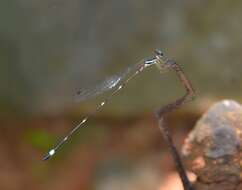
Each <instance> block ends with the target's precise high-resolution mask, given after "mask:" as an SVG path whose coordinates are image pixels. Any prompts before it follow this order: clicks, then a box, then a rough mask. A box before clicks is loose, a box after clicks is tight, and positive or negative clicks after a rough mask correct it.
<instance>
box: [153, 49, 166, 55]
mask: <svg viewBox="0 0 242 190" xmlns="http://www.w3.org/2000/svg"><path fill="white" fill-rule="evenodd" d="M155 54H156V55H158V56H163V55H164V53H163V52H162V51H161V50H159V49H156V50H155Z"/></svg>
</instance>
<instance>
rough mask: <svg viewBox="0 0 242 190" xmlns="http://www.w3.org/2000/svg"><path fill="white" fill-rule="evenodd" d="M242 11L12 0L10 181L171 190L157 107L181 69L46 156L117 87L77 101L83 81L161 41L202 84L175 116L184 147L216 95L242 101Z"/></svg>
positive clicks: (7, 101)
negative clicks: (47, 156)
mask: <svg viewBox="0 0 242 190" xmlns="http://www.w3.org/2000/svg"><path fill="white" fill-rule="evenodd" d="M241 10H242V2H241V1H239V0H234V1H227V0H219V1H218V0H215V1H209V0H184V1H179V0H170V1H165V0H162V1H161V0H149V1H144V0H132V1H129V0H122V1H120V0H109V1H98V0H92V1H88V0H69V1H67V0H12V1H1V2H0V23H1V24H0V189H3V190H5V189H6V190H15V189H16V190H17V189H36V190H38V189H52V190H53V189H58V190H61V189H63V190H64V189H73V190H76V189H85V190H89V189H95V190H102V189H105V190H109V189H110V190H111V189H112V190H119V189H133V190H134V189H141V190H142V189H143V190H146V189H147V190H148V189H160V190H161V189H167V188H168V187H167V186H168V184H169V183H168V182H169V180H171V181H173V178H174V181H175V177H174V165H173V163H172V161H171V158H170V156H169V154H168V152H167V147H166V145H165V144H164V142H163V140H162V136H161V135H160V133H159V131H158V128H157V123H156V120H155V117H154V116H153V113H154V110H155V109H156V108H159V107H160V106H161V105H163V104H165V103H168V102H170V101H172V100H174V99H176V98H177V97H179V96H181V95H182V93H184V92H183V88H182V86H181V85H180V84H179V82H178V81H177V80H176V77H175V75H174V73H169V72H167V73H164V74H162V75H161V74H160V73H159V71H157V70H156V69H155V68H152V69H148V70H147V71H145V72H143V73H142V74H140V75H139V76H137V77H136V78H135V79H134V80H132V81H131V82H130V83H129V84H128V85H127V86H126V87H125V88H124V89H123V90H122V91H121V92H120V93H119V94H118V95H116V96H115V97H114V98H113V99H112V101H111V102H109V104H108V105H107V106H106V107H105V108H104V109H103V110H102V111H101V112H99V113H97V114H96V115H95V116H93V117H92V118H91V120H90V121H89V122H88V123H87V125H88V126H89V127H88V128H85V129H82V130H80V131H79V133H78V134H76V135H75V136H74V137H73V139H72V140H71V141H69V143H68V144H67V145H66V146H64V147H63V149H62V150H61V151H60V152H59V153H58V154H56V156H55V157H53V159H51V160H50V161H48V162H42V161H41V158H42V156H43V154H45V153H46V151H48V149H49V148H51V147H52V145H54V144H55V142H56V141H57V140H58V139H59V138H60V137H62V136H63V135H65V134H66V132H67V131H68V130H70V129H71V128H72V127H73V126H74V125H75V124H76V123H77V122H78V121H79V120H81V118H83V117H84V116H85V115H87V114H88V113H91V112H92V111H93V110H95V106H96V104H97V103H98V102H99V101H100V100H102V99H103V98H104V97H105V95H106V94H104V95H102V96H100V97H98V98H96V99H90V100H88V101H86V102H79V103H78V102H75V101H74V99H73V97H74V95H75V93H76V91H77V90H78V89H80V88H85V87H90V86H92V85H95V84H98V83H99V82H101V81H102V80H103V79H105V78H106V77H107V76H112V75H115V74H118V73H119V72H120V71H123V70H124V69H125V68H126V67H127V66H129V65H132V64H135V63H137V62H138V61H139V60H141V59H144V58H147V57H151V56H152V55H153V50H154V49H156V48H158V49H161V50H162V51H164V52H165V53H166V55H167V56H169V57H171V58H173V59H175V60H176V61H177V62H178V63H179V64H180V65H181V66H182V67H183V69H184V71H185V73H186V74H187V76H188V78H189V79H190V80H191V82H192V83H193V85H194V88H195V89H196V91H197V99H196V100H195V101H193V102H191V103H189V105H187V106H184V108H182V109H180V110H179V111H177V112H174V113H173V114H171V115H170V116H169V117H168V121H167V123H168V124H169V126H170V127H171V130H172V132H173V134H174V137H175V139H176V143H177V144H179V145H178V147H179V148H180V147H181V145H182V142H183V139H184V137H185V135H186V134H187V132H188V131H189V130H190V129H191V128H192V127H193V125H194V123H195V122H196V120H197V118H198V117H199V116H200V115H201V113H203V111H204V110H206V109H207V107H208V106H209V105H210V104H211V103H213V102H214V101H216V100H218V99H224V98H227V99H235V100H237V101H241V94H242V85H241V82H242V75H241V71H242V63H241V60H242V53H241V50H242V25H241V20H240V19H241V17H242V12H241ZM174 183H175V182H174ZM177 189H178V187H177Z"/></svg>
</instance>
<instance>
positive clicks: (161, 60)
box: [43, 50, 195, 190]
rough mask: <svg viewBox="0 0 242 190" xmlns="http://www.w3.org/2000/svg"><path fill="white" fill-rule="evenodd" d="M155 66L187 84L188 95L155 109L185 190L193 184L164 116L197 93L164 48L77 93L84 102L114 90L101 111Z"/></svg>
mask: <svg viewBox="0 0 242 190" xmlns="http://www.w3.org/2000/svg"><path fill="white" fill-rule="evenodd" d="M153 65H156V67H157V68H158V69H159V70H160V71H161V72H164V71H166V70H173V71H175V72H176V74H177V76H178V78H179V80H180V81H181V83H182V85H183V86H184V87H185V90H186V94H185V95H184V96H182V97H181V98H179V99H177V100H176V101H174V102H172V103H169V104H168V105H166V106H163V107H161V108H160V109H159V110H157V112H156V116H157V118H158V121H159V128H160V130H161V132H162V134H163V136H164V139H165V141H166V142H167V144H168V146H169V148H170V151H171V154H172V157H173V159H174V161H175V164H176V168H177V171H178V173H179V175H180V177H181V180H182V183H183V186H184V189H185V190H192V189H193V188H192V186H191V185H190V182H189V180H188V178H187V176H186V173H185V170H184V167H183V165H182V162H181V159H180V157H179V154H178V152H177V150H176V148H175V146H174V143H173V141H172V138H171V136H170V134H169V131H168V129H167V128H166V127H165V125H163V116H164V115H165V114H167V113H169V112H170V111H173V110H174V109H177V108H179V107H180V106H182V105H183V104H184V103H186V102H187V101H189V100H191V99H192V98H193V97H194V95H195V91H194V89H193V87H192V85H191V83H190V81H189V80H188V79H187V78H186V76H185V74H184V72H183V71H182V69H181V67H180V66H179V65H178V64H177V63H176V62H175V61H174V60H172V59H169V58H167V57H166V56H165V55H164V54H163V52H162V51H160V50H155V55H154V57H152V58H151V59H146V60H142V61H140V62H138V63H137V64H135V65H133V66H130V67H128V68H127V69H126V70H125V71H124V72H121V73H120V74H118V75H115V76H112V77H110V78H108V79H106V80H104V81H103V82H102V83H101V84H100V85H97V86H95V87H93V88H90V89H85V90H80V91H78V92H77V94H76V99H77V100H79V101H84V100H86V99H88V98H92V97H95V96H97V95H99V94H101V93H103V92H105V91H108V90H112V89H114V90H113V91H112V92H111V93H110V94H109V95H108V96H107V97H106V98H105V99H104V100H103V101H102V102H101V103H100V104H99V105H98V106H97V107H96V110H95V111H94V112H98V111H99V110H100V108H102V107H103V106H104V105H105V104H106V103H107V102H108V101H110V99H111V98H112V97H113V96H114V95H115V94H117V93H118V92H119V91H120V90H121V89H122V88H124V86H125V85H126V84H127V83H128V82H129V81H130V80H131V79H132V78H134V77H135V76H136V75H138V74H139V73H141V72H142V71H143V70H144V69H146V68H148V67H150V66H153ZM89 117H90V116H87V117H85V118H83V119H82V121H81V122H80V123H79V124H78V125H76V126H75V127H74V128H73V129H72V130H71V131H70V132H69V133H68V134H67V135H66V136H65V137H64V138H63V139H61V140H60V141H59V143H57V145H56V146H55V147H54V148H52V149H51V150H50V151H49V152H48V153H47V154H46V155H45V156H44V157H43V160H47V159H49V158H50V157H52V156H53V155H54V154H55V153H56V151H57V150H58V149H59V148H61V146H62V145H63V144H64V143H65V142H67V141H68V139H69V138H70V137H71V136H72V135H73V134H74V133H75V132H76V131H77V130H78V129H79V128H81V127H84V126H86V125H84V124H85V123H86V122H87V121H88V119H89Z"/></svg>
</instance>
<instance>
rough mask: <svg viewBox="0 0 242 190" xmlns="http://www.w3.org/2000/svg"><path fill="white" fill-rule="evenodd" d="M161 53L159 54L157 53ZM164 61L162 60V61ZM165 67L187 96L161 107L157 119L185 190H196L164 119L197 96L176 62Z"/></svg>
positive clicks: (171, 61)
mask: <svg viewBox="0 0 242 190" xmlns="http://www.w3.org/2000/svg"><path fill="white" fill-rule="evenodd" d="M156 53H159V52H156ZM157 58H159V56H157ZM161 61H162V60H161ZM164 64H165V66H166V67H168V68H169V69H171V70H174V71H175V72H176V74H177V76H178V78H179V80H180V82H181V83H182V85H183V86H184V87H185V89H186V94H185V95H184V96H182V97H181V98H179V99H177V100H176V101H174V102H172V103H170V104H167V105H165V106H163V107H161V108H160V109H158V110H157V111H156V117H157V119H158V123H159V129H160V131H161V133H162V135H163V137H164V139H165V141H166V143H167V144H168V147H169V149H170V152H171V155H172V158H173V160H174V162H175V166H176V169H177V172H178V174H179V176H180V178H181V180H182V184H183V187H184V189H185V190H194V188H193V187H192V185H191V183H190V182H189V179H188V177H187V175H186V172H185V169H184V166H183V164H182V161H181V158H180V156H179V153H178V151H177V149H176V147H175V145H174V143H173V140H172V137H171V135H170V133H169V130H168V128H167V127H166V126H165V125H164V123H163V117H164V116H165V114H167V113H169V112H171V111H173V110H175V109H177V108H179V107H180V106H182V105H183V104H185V103H186V102H187V101H189V100H191V99H192V98H193V97H194V96H195V91H194V89H193V87H192V85H191V83H190V82H189V80H188V79H187V78H186V76H185V74H184V72H183V71H182V69H181V67H180V66H179V65H178V64H177V63H176V62H175V61H174V60H169V59H167V60H166V61H165V63H164Z"/></svg>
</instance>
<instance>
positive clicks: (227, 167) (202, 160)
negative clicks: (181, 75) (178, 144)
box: [182, 100, 242, 190]
mask: <svg viewBox="0 0 242 190" xmlns="http://www.w3.org/2000/svg"><path fill="white" fill-rule="evenodd" d="M241 145H242V106H241V105H240V104H239V103H237V102H235V101H232V100H224V101H221V102H218V103H216V104H215V105H213V106H212V107H211V108H210V109H209V110H208V111H207V112H206V113H205V114H204V115H203V116H202V117H201V119H200V120H199V121H198V122H197V124H196V126H195V128H194V129H193V131H191V133H190V134H189V136H188V138H187V139H186V141H185V144H184V146H183V149H182V155H183V157H184V158H185V162H186V165H187V168H188V169H189V170H190V171H192V172H193V173H195V174H196V176H197V180H196V182H195V184H194V185H195V188H196V189H197V190H216V189H219V190H239V189H240V188H241V186H242V152H241V150H242V146H241ZM240 190H241V189H240Z"/></svg>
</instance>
